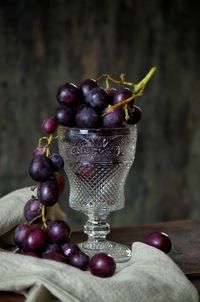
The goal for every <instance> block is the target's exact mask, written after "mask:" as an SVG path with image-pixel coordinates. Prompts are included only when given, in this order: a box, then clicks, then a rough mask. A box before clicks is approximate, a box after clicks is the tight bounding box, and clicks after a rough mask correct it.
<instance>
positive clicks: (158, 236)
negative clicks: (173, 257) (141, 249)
mask: <svg viewBox="0 0 200 302" xmlns="http://www.w3.org/2000/svg"><path fill="white" fill-rule="evenodd" d="M145 243H146V244H148V245H151V246H153V247H156V248H158V249H160V250H161V251H163V252H164V253H166V254H167V253H169V251H170V250H171V248H172V243H171V240H170V238H169V236H168V235H167V234H165V233H163V232H153V233H151V234H149V235H148V236H147V238H146V240H145Z"/></svg>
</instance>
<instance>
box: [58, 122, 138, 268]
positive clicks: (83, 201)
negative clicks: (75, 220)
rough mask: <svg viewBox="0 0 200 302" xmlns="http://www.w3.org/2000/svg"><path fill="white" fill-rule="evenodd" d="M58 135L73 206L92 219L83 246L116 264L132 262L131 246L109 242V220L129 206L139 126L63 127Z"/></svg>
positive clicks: (82, 247)
mask: <svg viewBox="0 0 200 302" xmlns="http://www.w3.org/2000/svg"><path fill="white" fill-rule="evenodd" d="M58 134H59V136H60V137H61V139H60V140H59V152H60V154H61V156H62V157H63V159H64V161H65V172H66V174H67V177H68V179H69V184H70V195H69V205H70V207H71V208H72V209H74V210H77V211H81V212H82V213H84V214H85V215H87V217H88V220H87V222H86V223H85V225H84V233H86V234H87V235H88V240H87V241H85V242H82V243H80V244H79V247H80V248H81V250H82V251H83V252H85V253H86V254H88V255H89V256H93V255H94V254H96V253H99V252H105V253H107V254H110V255H111V256H112V257H113V258H114V259H115V261H116V262H125V261H127V260H129V259H130V257H131V250H130V249H129V248H128V247H127V246H125V245H122V244H119V243H116V242H112V241H108V240H106V236H107V234H108V233H109V232H110V225H109V224H108V222H107V221H106V218H107V216H108V215H109V214H110V212H112V211H117V210H120V209H122V208H123V207H124V205H125V197H124V184H125V180H126V177H127V175H128V172H129V170H130V168H131V165H132V163H133V161H134V157H135V149H136V141H137V127H136V126H131V127H123V128H110V129H109V128H101V129H79V128H67V127H59V129H58Z"/></svg>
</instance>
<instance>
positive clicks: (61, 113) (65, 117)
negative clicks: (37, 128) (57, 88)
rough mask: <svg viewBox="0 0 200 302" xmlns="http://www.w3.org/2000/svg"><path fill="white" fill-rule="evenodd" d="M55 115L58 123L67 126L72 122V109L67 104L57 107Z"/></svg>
mask: <svg viewBox="0 0 200 302" xmlns="http://www.w3.org/2000/svg"><path fill="white" fill-rule="evenodd" d="M55 116H56V120H57V122H58V124H59V125H61V126H67V127H69V126H71V125H72V122H73V117H74V111H73V109H72V108H71V107H69V106H65V107H64V106H62V107H58V109H57V110H56V114H55Z"/></svg>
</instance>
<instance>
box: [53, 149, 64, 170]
mask: <svg viewBox="0 0 200 302" xmlns="http://www.w3.org/2000/svg"><path fill="white" fill-rule="evenodd" d="M50 159H51V161H52V163H53V167H54V170H55V171H58V170H62V169H63V167H64V160H63V158H62V156H60V155H59V154H58V153H53V154H52V155H51V156H50Z"/></svg>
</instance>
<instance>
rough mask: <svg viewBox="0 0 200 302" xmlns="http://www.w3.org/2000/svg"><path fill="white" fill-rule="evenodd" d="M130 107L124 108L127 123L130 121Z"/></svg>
mask: <svg viewBox="0 0 200 302" xmlns="http://www.w3.org/2000/svg"><path fill="white" fill-rule="evenodd" d="M128 108H129V107H128V105H127V104H126V105H125V106H124V112H125V120H126V121H128V119H129V113H128Z"/></svg>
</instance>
